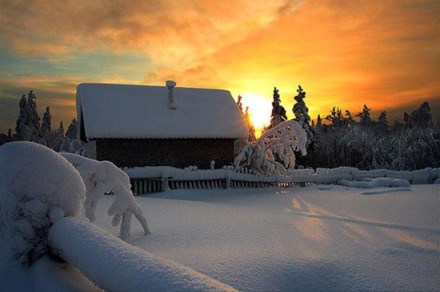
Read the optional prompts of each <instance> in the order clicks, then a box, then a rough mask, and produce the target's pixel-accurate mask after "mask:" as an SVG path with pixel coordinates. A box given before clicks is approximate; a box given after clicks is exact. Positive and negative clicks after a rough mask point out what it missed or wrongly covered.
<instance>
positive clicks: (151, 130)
mask: <svg viewBox="0 0 440 292" xmlns="http://www.w3.org/2000/svg"><path fill="white" fill-rule="evenodd" d="M174 93H175V100H176V105H177V108H176V109H175V110H173V109H171V108H170V107H169V106H168V88H167V87H165V86H163V87H162V86H140V85H120V84H91V83H85V84H80V85H79V86H78V88H77V97H76V99H77V101H76V102H77V112H78V121H80V122H81V121H83V123H84V125H82V126H84V130H85V137H86V138H88V139H96V138H245V137H247V134H248V131H247V127H246V124H245V122H244V119H243V116H242V114H241V112H240V110H239V109H238V107H237V105H236V104H235V101H234V99H233V98H232V96H231V94H230V92H229V91H226V90H216V89H200V88H181V87H176V88H174ZM81 118H82V119H81ZM81 129H82V127H81ZM83 134H84V133H83Z"/></svg>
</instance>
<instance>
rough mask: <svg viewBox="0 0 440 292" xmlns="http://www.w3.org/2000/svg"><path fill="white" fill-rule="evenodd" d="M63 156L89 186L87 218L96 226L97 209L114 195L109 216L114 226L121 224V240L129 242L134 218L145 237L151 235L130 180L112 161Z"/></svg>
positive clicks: (66, 154)
mask: <svg viewBox="0 0 440 292" xmlns="http://www.w3.org/2000/svg"><path fill="white" fill-rule="evenodd" d="M61 155H62V156H64V157H65V158H66V159H67V160H68V161H69V162H70V163H71V164H72V165H73V166H74V167H75V168H76V169H77V170H78V171H79V173H80V175H81V177H82V179H83V181H84V183H85V186H86V189H87V192H86V200H85V203H84V207H85V214H86V216H87V218H89V219H90V220H91V221H92V222H93V221H95V209H96V206H97V205H98V202H99V200H100V199H101V198H102V197H103V196H104V194H106V193H114V195H115V199H114V201H113V204H112V205H111V206H110V208H109V210H108V214H109V215H110V216H113V219H112V224H113V226H117V225H118V224H119V223H121V229H120V230H121V231H120V237H121V238H122V239H126V238H127V237H128V236H129V235H130V222H131V217H132V215H135V217H136V218H137V219H138V220H139V222H140V223H141V225H142V227H143V228H144V231H145V234H148V233H149V229H148V225H147V220H146V219H145V217H144V215H143V213H142V209H141V208H140V207H139V205H138V204H137V203H136V200H135V198H134V196H133V193H132V191H131V185H130V179H129V177H128V176H127V174H126V173H125V172H123V171H122V170H120V169H119V168H118V167H117V166H116V165H114V164H113V163H111V162H109V161H96V160H92V159H89V158H85V157H82V156H79V155H75V154H70V153H61ZM121 221H122V222H121Z"/></svg>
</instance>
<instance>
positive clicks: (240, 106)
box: [237, 95, 243, 114]
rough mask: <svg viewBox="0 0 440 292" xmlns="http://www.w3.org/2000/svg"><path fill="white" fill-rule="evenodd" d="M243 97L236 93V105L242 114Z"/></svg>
mask: <svg viewBox="0 0 440 292" xmlns="http://www.w3.org/2000/svg"><path fill="white" fill-rule="evenodd" d="M242 99H243V98H242V97H241V95H238V98H237V106H238V108H239V109H240V112H241V113H242V114H243V103H242V102H241V100H242Z"/></svg>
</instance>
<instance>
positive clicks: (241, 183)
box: [124, 166, 440, 194]
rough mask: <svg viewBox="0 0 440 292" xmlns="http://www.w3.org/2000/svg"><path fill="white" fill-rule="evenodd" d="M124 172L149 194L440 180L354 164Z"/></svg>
mask: <svg viewBox="0 0 440 292" xmlns="http://www.w3.org/2000/svg"><path fill="white" fill-rule="evenodd" d="M124 171H125V172H126V173H127V174H128V176H129V177H130V182H131V185H132V189H133V193H134V194H149V193H157V192H163V191H166V190H170V189H171V190H176V189H226V188H265V187H280V188H290V187H293V186H306V185H308V184H311V183H316V184H331V183H338V182H339V181H341V180H344V181H361V180H364V179H370V178H396V179H403V180H406V181H408V182H409V183H411V184H429V183H440V168H425V169H421V170H415V171H394V170H386V169H377V170H359V169H357V168H352V167H338V168H332V169H327V168H318V169H316V170H313V169H296V170H288V171H287V173H286V176H280V175H273V176H263V175H256V174H253V173H251V171H249V170H243V171H242V172H237V171H235V170H233V169H232V168H224V169H215V170H189V169H177V168H173V167H165V166H164V167H135V168H126V169H124Z"/></svg>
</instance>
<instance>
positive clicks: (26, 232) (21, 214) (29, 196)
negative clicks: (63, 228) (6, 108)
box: [0, 142, 85, 262]
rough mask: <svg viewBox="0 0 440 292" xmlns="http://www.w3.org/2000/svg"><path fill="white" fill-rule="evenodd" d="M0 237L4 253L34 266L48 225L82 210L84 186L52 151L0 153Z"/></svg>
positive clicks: (32, 147) (23, 146) (24, 145)
mask: <svg viewBox="0 0 440 292" xmlns="http://www.w3.org/2000/svg"><path fill="white" fill-rule="evenodd" d="M0 166H1V172H0V231H1V234H2V235H3V236H4V240H5V241H6V243H7V244H8V245H9V247H7V248H6V249H5V250H6V252H7V253H11V254H10V255H11V256H12V257H14V258H17V259H19V261H20V262H33V261H35V260H36V259H38V258H39V257H40V256H41V255H43V254H44V253H45V252H46V251H47V249H48V247H47V242H46V238H45V234H47V229H48V228H49V227H50V226H51V224H52V223H53V222H55V221H57V220H59V219H60V218H62V217H64V216H76V215H78V214H79V212H80V210H81V205H82V202H83V199H84V193H85V186H84V183H83V181H82V179H81V177H80V175H79V173H78V171H77V170H76V169H75V168H74V167H73V166H72V165H71V164H70V163H69V162H68V161H67V160H66V159H65V158H63V157H62V156H61V155H59V154H58V153H56V152H55V151H53V150H51V149H49V148H47V147H45V146H42V145H39V144H36V143H31V142H11V143H7V144H5V145H3V146H2V147H0Z"/></svg>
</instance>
